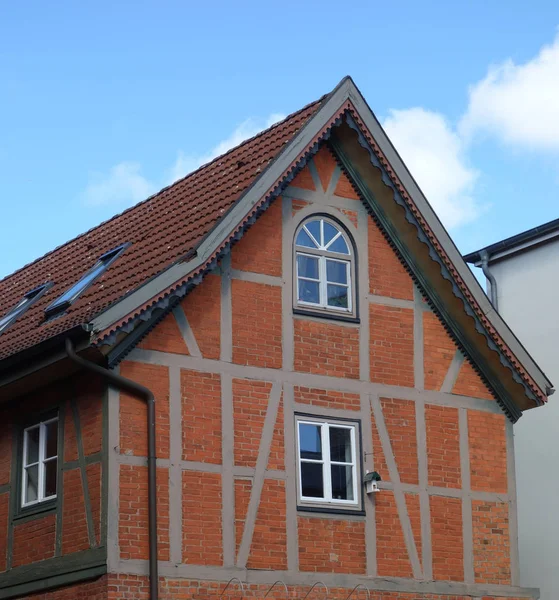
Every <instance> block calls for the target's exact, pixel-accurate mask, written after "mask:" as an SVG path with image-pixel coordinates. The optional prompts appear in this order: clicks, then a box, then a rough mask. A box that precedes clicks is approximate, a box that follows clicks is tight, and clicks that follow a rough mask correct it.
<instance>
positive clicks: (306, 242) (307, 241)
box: [295, 229, 318, 248]
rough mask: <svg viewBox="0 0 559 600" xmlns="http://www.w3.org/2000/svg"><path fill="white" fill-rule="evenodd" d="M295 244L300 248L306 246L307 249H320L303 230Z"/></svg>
mask: <svg viewBox="0 0 559 600" xmlns="http://www.w3.org/2000/svg"><path fill="white" fill-rule="evenodd" d="M295 243H296V244H297V245H298V246H305V247H306V248H318V246H317V245H316V244H315V243H314V242H313V241H312V239H311V236H310V235H309V234H308V233H307V232H306V231H305V230H304V229H301V231H300V232H299V233H298V235H297V240H296V242H295Z"/></svg>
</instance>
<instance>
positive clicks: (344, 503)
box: [296, 415, 361, 510]
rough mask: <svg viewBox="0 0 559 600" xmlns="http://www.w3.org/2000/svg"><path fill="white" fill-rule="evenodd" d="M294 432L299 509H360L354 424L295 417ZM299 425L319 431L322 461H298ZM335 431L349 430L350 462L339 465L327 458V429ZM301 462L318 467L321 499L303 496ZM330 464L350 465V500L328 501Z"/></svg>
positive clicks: (330, 479) (330, 476)
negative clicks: (320, 479) (309, 426)
mask: <svg viewBox="0 0 559 600" xmlns="http://www.w3.org/2000/svg"><path fill="white" fill-rule="evenodd" d="M296 425H297V426H296V431H297V471H298V477H297V484H298V493H297V495H298V499H299V504H300V505H301V506H309V505H316V506H330V507H334V506H335V507H340V508H351V509H353V510H355V509H358V508H360V506H361V497H360V494H359V490H360V486H359V483H360V465H359V459H360V455H359V448H358V444H357V442H358V427H359V424H358V422H355V421H339V420H336V419H328V418H313V417H306V416H302V415H299V416H297V418H296ZM301 425H313V426H315V427H320V428H321V435H320V437H321V443H322V460H316V459H310V458H301V449H300V439H301V438H300V432H299V430H300V427H301ZM331 427H332V428H337V429H349V430H350V441H351V454H352V461H351V462H340V461H333V460H331V459H330V431H329V430H330V428H331ZM301 463H315V464H322V482H323V486H324V489H323V491H324V496H323V497H322V498H318V497H314V496H303V470H302V468H301ZM332 465H343V466H351V468H352V480H353V500H343V499H339V498H332V473H331V467H332Z"/></svg>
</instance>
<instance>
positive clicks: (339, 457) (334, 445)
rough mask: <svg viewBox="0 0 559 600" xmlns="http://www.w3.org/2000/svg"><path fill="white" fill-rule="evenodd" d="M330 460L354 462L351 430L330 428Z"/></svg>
mask: <svg viewBox="0 0 559 600" xmlns="http://www.w3.org/2000/svg"><path fill="white" fill-rule="evenodd" d="M329 431H330V460H332V461H334V462H352V452H351V430H350V429H342V428H341V427H330V428H329Z"/></svg>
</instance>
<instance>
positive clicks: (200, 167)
mask: <svg viewBox="0 0 559 600" xmlns="http://www.w3.org/2000/svg"><path fill="white" fill-rule="evenodd" d="M326 96H328V94H324V95H322V96H321V97H320V98H318V99H317V100H314V101H313V102H309V103H308V104H306V105H305V106H303V107H302V108H300V109H298V110H296V111H294V112H292V113H290V114H288V115H287V116H286V117H284V118H283V119H282V120H281V121H278V122H277V123H273V124H272V125H270V126H269V127H267V128H266V129H263V130H262V131H259V132H258V133H256V134H255V135H253V136H252V137H250V138H247V139H246V140H243V141H242V142H241V143H240V144H237V145H236V146H234V147H233V148H230V149H229V150H227V151H226V152H224V153H223V154H220V155H219V156H216V157H215V158H213V159H212V160H210V161H208V162H207V163H204V164H203V165H200V166H199V167H197V168H196V169H194V170H193V171H191V172H190V173H187V174H186V175H185V176H184V177H181V178H180V179H177V180H176V181H174V182H173V183H171V184H169V185H166V186H165V187H163V188H161V189H160V190H159V191H157V192H154V193H153V194H151V196H148V197H147V198H145V199H144V200H140V201H139V202H137V203H136V204H134V205H132V206H129V207H128V208H125V209H124V210H123V211H121V212H119V213H116V214H115V215H113V216H112V217H109V218H108V219H105V220H104V221H101V222H100V223H98V224H97V225H94V226H93V227H90V228H89V229H87V230H86V231H83V232H82V233H79V234H78V235H76V236H75V237H73V238H71V239H70V240H68V241H66V242H64V243H63V244H59V245H58V246H55V247H54V248H53V249H52V250H49V251H48V252H45V253H44V254H42V255H41V256H39V257H37V258H36V259H34V260H32V261H31V262H28V263H26V264H25V265H23V266H21V267H19V268H18V269H16V270H15V271H12V272H11V273H9V274H8V275H6V276H4V277H2V278H0V284H2V283H4V282H6V281H8V280H9V279H10V278H11V277H14V276H15V275H17V274H18V273H20V272H21V271H24V270H25V269H28V268H29V267H31V266H33V265H34V264H36V263H39V262H40V261H42V260H43V259H45V258H47V257H48V256H50V255H51V254H54V253H55V252H57V251H58V250H60V249H61V248H64V247H66V246H69V245H70V244H72V243H73V242H75V241H77V240H79V239H80V238H83V237H85V236H86V235H88V234H90V233H91V232H93V231H95V230H97V229H99V228H101V227H103V226H105V225H106V224H107V223H110V222H111V221H114V220H115V219H118V218H120V217H122V216H123V215H125V214H126V213H128V212H131V211H133V210H135V209H136V208H138V207H139V206H141V205H143V204H146V203H147V202H149V201H150V200H153V199H154V198H155V197H157V196H159V195H160V194H162V193H164V192H166V191H167V190H169V189H171V188H173V187H175V186H176V185H178V184H180V183H182V182H183V181H185V180H187V179H188V178H189V177H192V176H193V175H195V174H196V173H198V172H199V171H201V170H202V169H206V168H208V167H209V166H210V165H212V164H214V163H217V162H219V161H220V160H222V159H223V157H225V156H227V155H228V154H230V153H231V152H233V151H235V150H237V149H239V148H241V147H242V146H244V145H246V144H248V143H249V142H252V141H253V140H255V139H257V138H258V137H260V136H262V135H264V134H266V133H268V132H269V131H271V130H272V129H274V128H276V127H279V126H280V125H281V124H282V123H284V122H285V121H287V120H289V119H292V118H293V117H295V116H297V115H298V114H299V113H302V112H304V111H305V110H307V109H308V108H310V107H311V106H314V105H315V104H319V103H321V102H322V101H323V100H324V99H325V98H326Z"/></svg>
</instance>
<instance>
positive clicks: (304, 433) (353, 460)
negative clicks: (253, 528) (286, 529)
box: [297, 415, 361, 510]
mask: <svg viewBox="0 0 559 600" xmlns="http://www.w3.org/2000/svg"><path fill="white" fill-rule="evenodd" d="M358 427H359V425H358V423H356V422H351V421H341V420H339V421H338V420H330V419H322V418H318V417H317V418H315V417H305V416H302V415H299V416H297V463H298V471H299V472H298V475H299V494H298V496H299V505H300V506H315V505H323V506H324V507H328V506H329V507H331V508H332V507H336V508H347V509H353V510H355V509H359V508H360V504H361V498H360V490H361V485H360V469H359V452H358V438H359V429H358Z"/></svg>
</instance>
